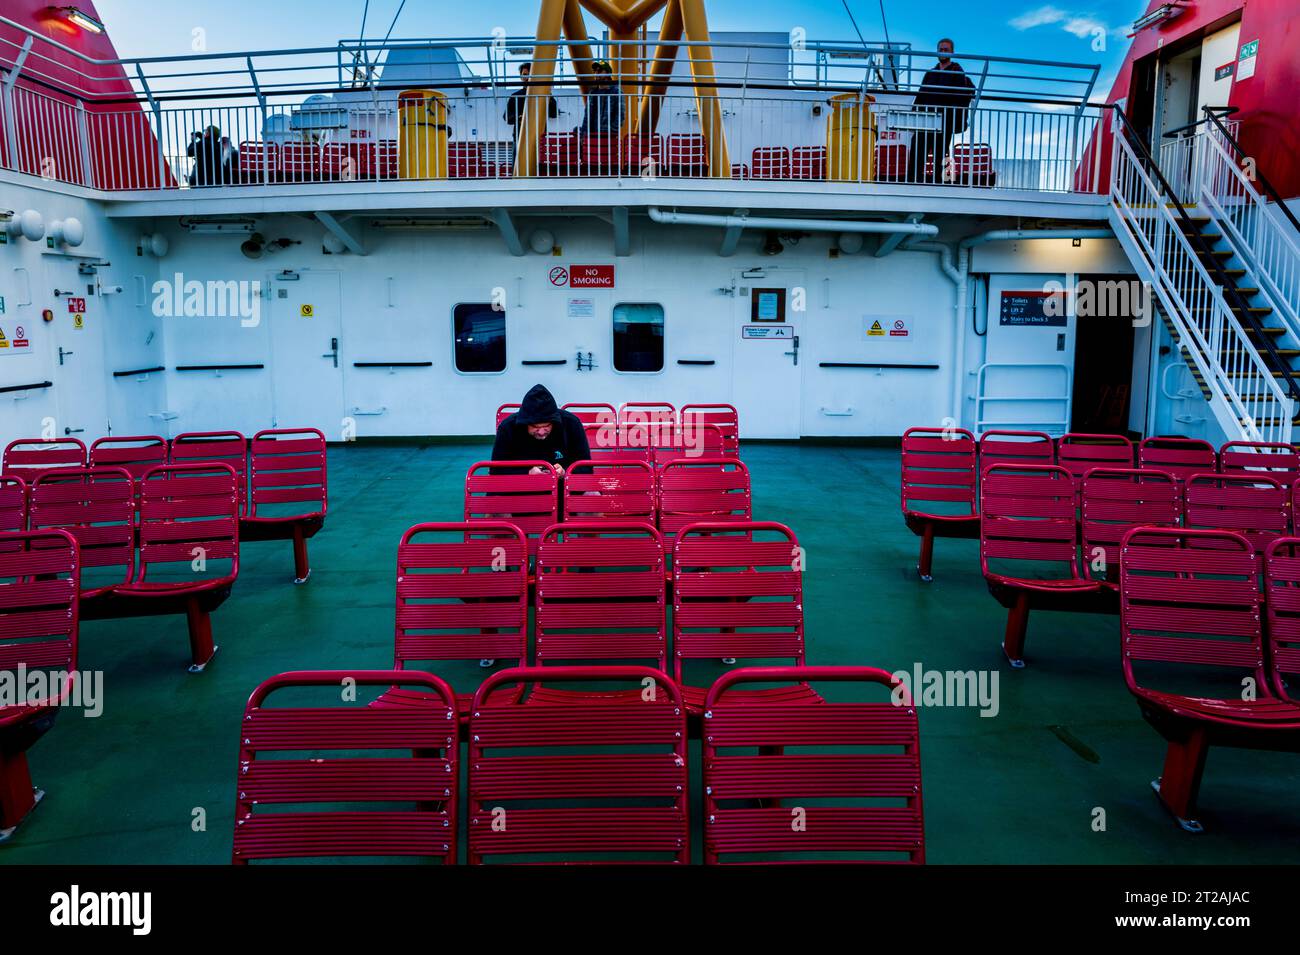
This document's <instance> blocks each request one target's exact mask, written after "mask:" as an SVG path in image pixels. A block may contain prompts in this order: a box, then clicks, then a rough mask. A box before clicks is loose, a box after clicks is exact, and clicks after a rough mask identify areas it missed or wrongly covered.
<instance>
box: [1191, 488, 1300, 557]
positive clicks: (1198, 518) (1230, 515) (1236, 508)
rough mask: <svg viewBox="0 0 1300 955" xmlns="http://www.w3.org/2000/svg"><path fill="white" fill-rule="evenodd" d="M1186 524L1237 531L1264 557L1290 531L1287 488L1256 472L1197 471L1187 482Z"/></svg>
mask: <svg viewBox="0 0 1300 955" xmlns="http://www.w3.org/2000/svg"><path fill="white" fill-rule="evenodd" d="M1183 493H1184V499H1185V505H1184V506H1185V518H1184V521H1183V523H1184V525H1185V526H1187V527H1196V528H1204V529H1219V530H1230V531H1236V532H1237V533H1238V534H1240V535H1241V536H1242V537H1244V538H1246V540H1248V541H1250V544H1251V546H1252V547H1254V548H1255V553H1256V554H1258V555H1259V556H1261V557H1262V556H1263V554H1264V551H1265V550H1266V549H1267V547H1268V545H1269V543H1270V542H1271V541H1273V540H1274V539H1275V538H1278V537H1281V536H1283V535H1284V534H1286V533H1287V532H1288V531H1289V530H1290V512H1289V510H1288V508H1287V489H1286V488H1285V487H1284V486H1283V485H1281V484H1279V483H1278V482H1277V481H1276V480H1274V479H1273V478H1271V477H1266V476H1264V475H1262V474H1261V475H1255V474H1249V475H1247V474H1196V475H1191V476H1189V477H1188V478H1187V482H1186V484H1185V485H1184V492H1183Z"/></svg>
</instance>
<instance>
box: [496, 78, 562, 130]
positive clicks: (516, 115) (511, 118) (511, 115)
mask: <svg viewBox="0 0 1300 955" xmlns="http://www.w3.org/2000/svg"><path fill="white" fill-rule="evenodd" d="M532 73H533V66H532V64H531V63H523V64H520V66H519V83H520V86H519V89H517V90H515V91H514V92H513V93H511V94H510V98H509V99H508V100H506V111H505V112H504V113H503V114H502V115H501V118H502V119H504V120H505V121H506V122H507V123H508V124H509V125H510V132H511V136H512V138H513V139H514V144H515V149H516V150H518V148H519V127H520V125H521V124H522V123H523V120H524V116H525V115H528V114H526V113H525V112H524V110H525V109H526V108H527V109H531V110H532V115H533V116H540V114H541V104H540V103H536V102H535V101H534V99H533V98H530V94H529V92H528V78H529V77H530V76H531V75H532ZM546 99H547V101H548V102H547V107H546V115H547V116H549V117H550V118H551V119H555V117H557V116H559V115H560V107H559V106H557V105H556V103H555V97H554V96H547V97H546ZM525 104H527V106H525ZM541 132H543V133H544V132H546V129H545V128H544V127H543V129H542V130H541ZM538 142H541V137H540V135H539V137H538Z"/></svg>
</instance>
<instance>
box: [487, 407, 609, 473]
mask: <svg viewBox="0 0 1300 955" xmlns="http://www.w3.org/2000/svg"><path fill="white" fill-rule="evenodd" d="M590 457H591V446H590V445H588V444H587V432H586V431H584V430H583V428H582V422H581V421H579V420H578V418H577V416H576V415H574V414H572V413H571V412H568V411H563V410H561V409H560V408H559V407H558V406H557V405H556V404H555V398H554V396H552V395H551V393H550V392H549V391H548V390H547V389H546V386H545V385H533V387H532V388H530V389H528V394H526V395H524V400H523V401H522V402H521V403H520V406H519V410H518V411H516V412H515V413H514V414H512V415H511V416H510V417H508V418H506V419H505V420H504V421H502V422H501V426H500V427H499V428H497V440H496V444H494V445H493V446H492V460H493V461H549V462H550V463H551V464H553V465H554V466H555V468H556V470H557V471H559V472H560V474H561V476H563V475H564V473H565V472H566V471H567V470H568V469H569V468H571V467H573V464H574V462H575V461H586V460H588V459H590ZM541 470H542V469H541V468H539V467H533V468H531V469H530V470H529V473H530V474H540V473H541ZM584 470H586V469H584Z"/></svg>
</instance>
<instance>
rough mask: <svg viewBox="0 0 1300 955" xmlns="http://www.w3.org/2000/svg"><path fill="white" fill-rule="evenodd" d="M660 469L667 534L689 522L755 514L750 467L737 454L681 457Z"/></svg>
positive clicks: (663, 527)
mask: <svg viewBox="0 0 1300 955" xmlns="http://www.w3.org/2000/svg"><path fill="white" fill-rule="evenodd" d="M657 473H658V479H659V491H658V498H659V531H660V533H662V534H663V535H664V537H665V538H668V537H670V536H672V535H674V534H676V533H677V532H678V531H680V530H681V529H682V528H683V527H685V526H686V525H687V524H695V523H698V522H699V521H713V522H725V523H734V522H736V521H748V520H750V519H751V517H752V516H753V506H752V503H751V496H750V484H749V468H747V467H745V465H744V464H743V463H742V462H740V461H739V460H737V459H735V458H679V459H677V460H676V461H670V462H669V463H668V464H666V465H664V467H662V468H660V469H659V470H658V472H657Z"/></svg>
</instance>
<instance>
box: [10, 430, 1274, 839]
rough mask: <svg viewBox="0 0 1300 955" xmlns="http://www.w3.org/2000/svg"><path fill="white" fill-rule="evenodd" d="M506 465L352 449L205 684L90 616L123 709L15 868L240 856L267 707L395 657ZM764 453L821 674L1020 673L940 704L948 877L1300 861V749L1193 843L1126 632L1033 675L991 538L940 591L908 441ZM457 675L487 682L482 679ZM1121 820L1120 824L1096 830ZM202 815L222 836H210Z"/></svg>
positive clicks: (1054, 634) (949, 566) (107, 710)
mask: <svg viewBox="0 0 1300 955" xmlns="http://www.w3.org/2000/svg"><path fill="white" fill-rule="evenodd" d="M484 454H486V448H485V447H484V446H483V445H482V444H479V443H470V442H466V443H464V444H445V443H438V444H431V445H426V446H418V445H414V444H411V445H398V446H383V445H380V446H376V445H353V446H346V447H332V448H331V450H330V465H329V466H330V511H329V520H328V523H327V525H326V527H325V529H324V530H323V531H322V532H321V533H320V534H319V535H318V536H317V537H316V538H315V539H314V540H313V541H312V542H311V557H312V567H313V571H312V577H311V581H310V583H308V584H307V585H306V586H302V587H295V586H293V585H292V583H291V582H290V578H291V577H292V573H291V571H292V558H291V552H290V547H289V544H288V543H287V542H268V543H251V544H246V545H245V546H244V548H243V556H242V567H241V574H240V578H239V581H238V582H237V584H236V585H235V591H234V594H233V595H232V597H231V598H230V600H229V601H227V603H226V604H225V605H224V606H222V607H221V608H220V609H219V610H218V611H217V612H216V613H215V614H214V615H213V627H214V633H215V636H216V640H217V642H218V643H219V644H220V646H221V651H220V653H218V655H217V657H216V659H215V660H214V662H213V663H212V665H211V666H209V668H208V670H207V672H206V673H205V674H203V675H197V676H192V675H189V674H187V673H186V672H185V664H186V662H187V658H188V643H187V641H186V636H185V623H184V619H183V618H181V617H155V618H151V619H128V620H112V621H91V622H88V623H85V624H83V626H82V631H81V661H80V665H81V668H83V669H88V670H102V671H103V672H104V696H105V703H104V713H103V715H102V716H101V717H99V718H97V719H86V718H84V717H83V716H82V715H81V714H80V713H79V712H76V711H69V712H65V713H63V714H62V715H61V716H60V718H59V720H58V722H57V723H56V725H55V727H54V728H53V730H51V732H50V733H49V734H48V735H47V736H46V737H45V738H44V739H42V740H41V741H39V742H38V743H37V745H36V746H35V748H34V749H33V750H32V753H31V765H32V775H33V778H34V779H35V781H36V782H37V784H38V785H39V786H41V787H42V788H44V789H45V790H46V791H47V794H48V795H47V797H46V799H45V801H44V802H43V803H42V804H41V805H40V806H38V807H37V809H36V812H35V813H34V814H33V815H32V816H31V817H30V818H29V820H28V821H27V822H26V824H25V825H24V826H23V828H22V829H20V830H19V832H18V834H17V835H16V836H15V838H14V839H13V840H12V841H11V842H10V843H8V844H7V845H4V846H0V864H3V863H9V864H13V863H71V864H91V863H225V862H227V861H229V857H230V839H231V828H232V821H233V817H234V791H233V785H234V778H235V761H236V751H237V750H236V744H237V733H238V727H239V719H240V715H241V713H242V711H243V705H244V702H245V700H246V699H247V697H248V694H249V692H250V691H251V690H252V689H253V687H254V686H256V685H257V683H258V682H260V681H261V680H262V679H264V678H265V677H267V676H269V675H271V674H274V673H277V672H280V671H283V670H291V669H310V668H324V669H337V668H362V667H374V668H384V667H388V666H390V665H391V663H392V627H393V572H394V559H395V554H396V545H397V541H398V539H399V538H400V536H401V534H402V532H403V531H404V530H405V529H406V528H407V527H408V526H410V525H411V524H414V523H416V522H418V521H421V520H457V519H459V518H460V508H461V495H462V485H463V480H464V474H465V469H466V467H467V465H468V464H469V463H471V462H472V461H474V460H477V459H478V458H479V457H480V456H482V455H484ZM744 459H745V462H746V463H747V464H748V465H749V467H750V469H751V471H752V476H753V490H754V516H755V518H757V519H767V520H777V521H782V522H784V523H786V524H788V525H789V526H790V527H791V528H793V529H794V531H795V532H796V533H797V534H798V535H799V538H800V541H801V543H802V544H803V545H804V546H805V548H806V549H807V552H808V558H807V561H808V563H807V573H806V580H805V593H804V599H805V609H806V621H807V634H808V658H809V662H810V663H826V664H845V663H855V664H868V665H874V666H880V667H883V668H885V669H889V670H897V669H907V670H909V671H910V670H911V669H912V667H913V666H914V665H915V664H916V663H917V662H920V663H921V664H922V665H923V666H924V667H925V668H927V669H957V670H986V669H995V670H997V671H998V672H999V682H1000V690H1001V693H1000V712H999V714H998V715H997V716H996V717H994V718H983V717H980V716H979V715H978V711H977V710H976V709H974V708H971V709H955V708H950V709H941V708H932V709H924V708H923V709H922V710H921V712H920V721H921V736H922V749H921V752H922V762H923V772H924V790H925V816H926V820H925V821H926V837H927V845H928V856H929V861H930V862H931V863H945V862H947V863H954V862H959V863H978V862H991V863H1101V862H1113V863H1200V862H1205V863H1234V862H1238V863H1245V862H1256V863H1258V862H1274V863H1287V862H1295V861H1296V860H1297V859H1300V849H1297V846H1300V759H1297V758H1296V757H1295V756H1293V755H1289V754H1278V753H1266V752H1248V751H1238V750H1227V749H1216V750H1212V751H1211V754H1210V757H1209V761H1208V766H1207V769H1206V776H1205V782H1204V785H1203V787H1202V792H1201V804H1202V811H1201V814H1200V818H1201V820H1202V821H1203V822H1204V823H1205V825H1206V827H1207V832H1205V833H1204V834H1202V835H1199V836H1193V835H1188V834H1185V833H1183V832H1182V831H1181V830H1179V829H1178V828H1177V827H1176V826H1175V825H1174V824H1173V823H1172V821H1171V820H1170V818H1169V817H1168V816H1167V815H1166V814H1165V812H1164V811H1163V810H1162V809H1161V808H1160V806H1159V805H1158V804H1157V802H1156V800H1155V798H1154V796H1153V794H1152V792H1151V790H1150V789H1149V782H1150V780H1151V779H1153V778H1155V777H1156V776H1157V775H1159V770H1160V763H1161V759H1162V756H1163V753H1164V746H1163V743H1162V741H1161V740H1160V738H1159V737H1158V736H1157V734H1156V733H1155V731H1154V730H1152V729H1150V728H1149V727H1148V726H1147V725H1146V723H1145V722H1144V721H1143V720H1142V719H1141V717H1140V716H1139V714H1138V710H1137V706H1136V704H1135V703H1134V701H1133V699H1132V697H1131V696H1130V695H1129V693H1128V691H1127V690H1126V689H1125V687H1124V682H1123V679H1122V677H1121V675H1120V670H1119V654H1118V645H1117V644H1118V619H1117V618H1113V617H1097V616H1083V615H1079V616H1076V615H1065V614H1038V615H1036V616H1035V617H1034V618H1033V619H1032V620H1031V622H1030V632H1029V639H1028V643H1027V647H1026V655H1027V658H1028V660H1029V666H1028V667H1027V668H1026V669H1024V670H1020V671H1013V670H1012V669H1011V668H1010V667H1009V666H1008V665H1007V664H1006V661H1005V659H1004V658H1003V657H1002V654H1001V651H1000V649H999V643H1000V641H1001V637H1002V627H1003V623H1004V620H1005V612H1004V611H1003V610H1002V608H1001V607H999V606H998V605H997V603H995V602H994V600H993V598H992V597H990V596H989V594H988V591H987V590H986V588H985V586H984V581H983V578H982V577H981V576H980V571H979V562H978V556H977V547H978V545H977V542H975V541H943V540H941V541H939V542H938V543H937V546H936V557H935V565H934V574H935V581H934V583H932V584H928V585H927V584H923V583H921V582H920V581H919V580H918V579H917V577H916V575H915V573H914V571H913V566H914V564H915V560H916V551H917V538H915V537H913V536H912V534H911V533H910V532H908V530H907V529H906V527H905V526H904V525H903V521H902V518H901V516H900V514H899V508H898V451H897V450H896V449H877V448H861V447H830V446H807V445H799V446H795V445H776V444H770V445H749V446H746V448H745V450H744ZM442 675H444V676H445V677H446V678H447V679H449V680H450V681H451V683H452V684H453V686H455V687H456V688H457V689H468V688H469V687H470V686H471V685H472V684H471V683H470V682H469V681H476V680H478V679H479V678H480V676H481V671H479V670H478V668H477V667H476V666H474V665H472V664H470V665H465V666H457V667H454V668H450V669H448V670H446V671H444V672H443V674H442ZM1054 727H1055V728H1056V729H1055V730H1054V729H1053V728H1054ZM1062 735H1064V736H1066V737H1068V738H1070V739H1072V740H1074V741H1076V745H1075V746H1073V747H1072V746H1070V745H1067V744H1066V743H1065V742H1063V741H1062V739H1061V736H1062ZM692 748H693V760H692V762H693V767H692V768H693V769H694V768H695V767H696V766H698V755H697V754H698V744H695V743H693V744H692ZM1080 752H1084V753H1086V754H1095V759H1088V758H1085V757H1084V756H1082V755H1080ZM693 787H694V783H693ZM1097 807H1100V808H1101V809H1104V810H1105V814H1106V830H1105V831H1104V832H1097V831H1094V829H1093V819H1094V810H1095V809H1096V808H1097ZM200 808H201V809H203V810H204V811H205V813H206V822H207V827H206V831H200V832H195V831H193V829H192V825H191V821H192V819H193V818H194V814H195V810H196V809H200ZM693 809H698V797H696V799H695V801H694V806H693ZM693 823H698V817H696V818H694V819H693ZM695 830H696V831H697V832H698V826H697V825H696V827H695ZM694 842H695V851H696V856H697V858H698V854H699V846H698V842H699V840H698V839H695V840H694Z"/></svg>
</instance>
